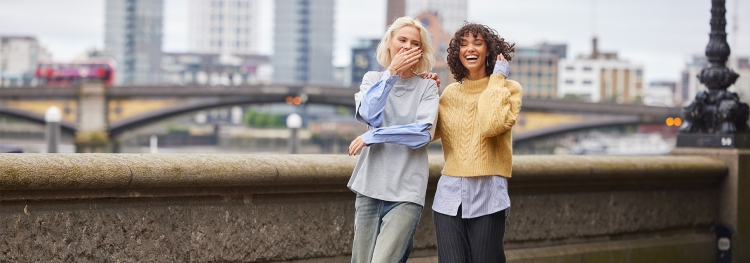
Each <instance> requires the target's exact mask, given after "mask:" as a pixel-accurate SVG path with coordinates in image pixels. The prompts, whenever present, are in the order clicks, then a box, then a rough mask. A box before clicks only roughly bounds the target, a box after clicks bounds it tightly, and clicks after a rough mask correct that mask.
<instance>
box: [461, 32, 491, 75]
mask: <svg viewBox="0 0 750 263" xmlns="http://www.w3.org/2000/svg"><path fill="white" fill-rule="evenodd" d="M459 60H461V64H463V65H464V67H465V68H466V69H467V70H468V71H469V74H468V77H469V79H476V78H484V77H486V75H487V73H486V72H485V67H486V65H487V45H486V43H485V42H484V37H483V36H482V35H480V34H477V37H474V35H473V34H472V33H471V32H469V33H467V34H466V35H464V36H462V37H461V46H460V49H459Z"/></svg>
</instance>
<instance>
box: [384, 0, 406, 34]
mask: <svg viewBox="0 0 750 263" xmlns="http://www.w3.org/2000/svg"><path fill="white" fill-rule="evenodd" d="M405 15H406V0H388V3H387V6H386V11H385V28H388V26H390V25H391V24H392V23H393V21H396V18H399V17H402V16H405Z"/></svg>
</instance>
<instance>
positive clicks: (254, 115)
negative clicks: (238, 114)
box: [244, 109, 286, 128]
mask: <svg viewBox="0 0 750 263" xmlns="http://www.w3.org/2000/svg"><path fill="white" fill-rule="evenodd" d="M244 123H245V125H247V126H248V127H255V128H284V127H286V123H284V118H283V116H281V115H279V114H271V113H265V112H258V111H256V110H254V109H251V110H249V111H247V112H245V116H244Z"/></svg>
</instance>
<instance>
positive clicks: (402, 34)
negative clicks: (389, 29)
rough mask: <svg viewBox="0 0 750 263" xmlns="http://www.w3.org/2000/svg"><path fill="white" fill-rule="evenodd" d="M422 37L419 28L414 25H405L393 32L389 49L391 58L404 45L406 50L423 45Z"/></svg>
mask: <svg viewBox="0 0 750 263" xmlns="http://www.w3.org/2000/svg"><path fill="white" fill-rule="evenodd" d="M421 39H422V38H421V37H420V35H419V29H417V28H416V27H413V26H405V27H402V28H400V29H398V30H396V32H395V33H393V37H392V38H391V43H390V45H388V51H389V52H390V54H391V60H392V59H393V58H394V57H395V56H396V54H398V51H399V50H400V49H401V48H402V47H403V48H404V51H407V50H409V49H412V48H419V47H421V46H422V41H421Z"/></svg>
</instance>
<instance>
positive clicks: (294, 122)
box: [286, 113, 302, 154]
mask: <svg viewBox="0 0 750 263" xmlns="http://www.w3.org/2000/svg"><path fill="white" fill-rule="evenodd" d="M286 127H287V128H289V130H290V132H291V134H290V135H289V147H290V152H291V153H292V154H297V152H298V142H297V130H298V129H299V128H300V127H302V117H300V116H299V114H297V113H292V114H289V116H287V117H286Z"/></svg>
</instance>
